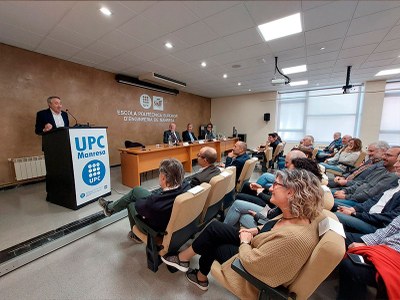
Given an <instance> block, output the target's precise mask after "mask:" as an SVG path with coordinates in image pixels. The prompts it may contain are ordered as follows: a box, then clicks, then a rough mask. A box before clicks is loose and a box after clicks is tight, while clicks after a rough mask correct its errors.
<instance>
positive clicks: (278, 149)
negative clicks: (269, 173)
mask: <svg viewBox="0 0 400 300" xmlns="http://www.w3.org/2000/svg"><path fill="white" fill-rule="evenodd" d="M285 144H286V143H285ZM285 144H284V143H279V144H278V145H277V146H276V148H275V151H274V153H273V154H272V168H274V165H275V162H276V161H278V156H279V154H280V153H281V152H282V151H283V148H284V145H285Z"/></svg>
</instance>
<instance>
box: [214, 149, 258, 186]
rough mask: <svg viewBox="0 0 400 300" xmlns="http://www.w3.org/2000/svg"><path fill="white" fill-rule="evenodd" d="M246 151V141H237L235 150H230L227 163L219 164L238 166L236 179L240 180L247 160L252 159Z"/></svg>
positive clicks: (223, 166)
mask: <svg viewBox="0 0 400 300" xmlns="http://www.w3.org/2000/svg"><path fill="white" fill-rule="evenodd" d="M246 151H247V144H246V143H245V142H241V141H238V142H236V144H235V145H234V146H233V150H232V151H231V152H229V154H228V156H227V158H226V161H225V163H224V164H223V163H221V164H220V165H219V166H220V167H222V168H226V167H230V166H234V167H236V181H238V179H239V177H240V173H242V170H243V166H244V164H245V162H246V160H248V159H250V156H248V155H247V153H246Z"/></svg>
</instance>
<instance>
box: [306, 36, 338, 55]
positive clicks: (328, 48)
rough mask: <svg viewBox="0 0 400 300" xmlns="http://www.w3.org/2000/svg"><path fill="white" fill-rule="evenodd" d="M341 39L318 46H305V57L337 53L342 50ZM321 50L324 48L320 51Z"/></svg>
mask: <svg viewBox="0 0 400 300" xmlns="http://www.w3.org/2000/svg"><path fill="white" fill-rule="evenodd" d="M342 43H343V39H336V40H331V41H326V42H322V43H319V44H312V45H309V46H307V48H306V50H307V56H312V55H320V54H324V53H329V52H332V51H338V50H340V49H341V48H342ZM321 48H325V49H323V50H321Z"/></svg>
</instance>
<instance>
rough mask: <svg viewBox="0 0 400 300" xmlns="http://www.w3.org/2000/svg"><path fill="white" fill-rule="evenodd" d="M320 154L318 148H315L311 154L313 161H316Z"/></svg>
mask: <svg viewBox="0 0 400 300" xmlns="http://www.w3.org/2000/svg"><path fill="white" fill-rule="evenodd" d="M317 154H318V148H314V150H313V152H312V154H311V159H312V160H315V158H316V157H317Z"/></svg>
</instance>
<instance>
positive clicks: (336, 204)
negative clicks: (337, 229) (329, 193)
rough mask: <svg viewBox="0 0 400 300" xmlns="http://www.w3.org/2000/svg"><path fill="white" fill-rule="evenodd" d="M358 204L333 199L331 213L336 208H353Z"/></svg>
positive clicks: (353, 201)
mask: <svg viewBox="0 0 400 300" xmlns="http://www.w3.org/2000/svg"><path fill="white" fill-rule="evenodd" d="M357 204H358V202H357V201H355V200H349V199H337V198H335V202H334V203H333V207H332V211H337V207H338V206H348V207H353V206H355V205H357Z"/></svg>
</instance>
